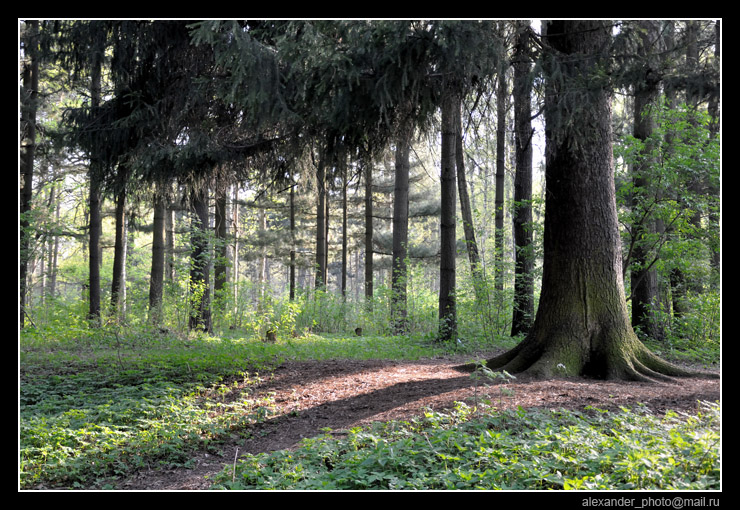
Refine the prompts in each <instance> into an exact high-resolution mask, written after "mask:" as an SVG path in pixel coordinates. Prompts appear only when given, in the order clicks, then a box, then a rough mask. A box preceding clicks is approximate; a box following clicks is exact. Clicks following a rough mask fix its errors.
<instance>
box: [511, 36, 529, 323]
mask: <svg viewBox="0 0 740 510" xmlns="http://www.w3.org/2000/svg"><path fill="white" fill-rule="evenodd" d="M529 38H530V32H529V22H518V23H517V34H516V47H515V54H514V62H513V67H514V94H513V96H514V129H515V135H516V136H515V144H516V148H515V159H516V175H515V177H514V207H513V209H514V228H513V230H514V248H515V250H516V251H515V265H514V311H513V316H512V321H511V336H516V335H518V334H520V333H526V332H527V331H529V328H530V327H531V325H532V320H533V319H534V283H533V281H532V278H533V275H532V273H533V270H534V254H533V253H532V237H533V236H532V134H533V131H532V111H531V110H532V109H531V105H530V102H531V93H532V75H531V60H530V58H529V51H530V41H529Z"/></svg>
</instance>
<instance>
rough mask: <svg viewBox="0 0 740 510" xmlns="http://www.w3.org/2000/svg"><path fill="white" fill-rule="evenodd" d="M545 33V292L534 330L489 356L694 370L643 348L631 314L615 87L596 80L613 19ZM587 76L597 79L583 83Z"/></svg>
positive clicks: (545, 364) (594, 371)
mask: <svg viewBox="0 0 740 510" xmlns="http://www.w3.org/2000/svg"><path fill="white" fill-rule="evenodd" d="M545 41H546V42H547V46H548V47H549V48H548V49H547V51H548V55H546V62H548V65H547V67H546V68H545V71H546V73H547V74H546V77H547V78H546V79H547V90H546V98H545V118H546V142H547V151H546V182H547V196H546V203H545V236H544V249H545V252H544V264H543V278H542V294H541V297H540V304H539V307H538V309H537V315H536V318H535V322H534V324H533V326H532V329H531V330H530V332H529V334H528V335H527V337H526V338H525V339H524V340H523V341H522V342H521V343H520V344H519V345H517V346H516V347H515V348H513V349H512V350H510V351H509V352H507V353H505V354H503V355H501V356H499V357H496V358H493V359H490V360H488V363H487V364H488V366H489V368H491V369H494V370H495V369H503V370H507V371H509V372H524V371H526V372H527V373H529V374H532V375H533V376H538V377H553V376H557V375H563V376H578V375H588V376H594V377H598V378H605V379H630V380H654V379H662V378H666V377H667V376H668V375H689V372H687V371H684V370H681V369H679V368H677V367H674V366H672V365H670V364H668V363H666V362H665V361H663V360H661V359H659V358H658V357H656V356H655V355H653V354H652V353H651V352H650V351H649V350H648V349H647V348H645V347H644V346H643V344H642V343H641V342H640V341H639V340H638V339H637V337H636V335H635V333H634V331H633V329H632V326H631V325H630V322H629V316H628V312H627V305H626V300H625V295H624V288H623V284H622V254H621V243H620V236H619V231H618V224H617V211H616V196H615V188H614V175H613V166H612V147H611V141H612V132H611V106H610V97H611V94H610V90H609V84H608V83H602V82H601V80H599V79H598V78H597V76H599V75H600V73H598V72H597V71H598V70H599V66H600V65H601V64H602V63H603V62H604V60H603V59H602V58H601V57H605V56H606V55H605V50H607V49H608V46H609V42H610V25H608V24H607V23H604V22H603V21H597V20H583V21H550V22H548V23H547V24H546V30H545ZM554 71H557V72H554ZM556 77H557V78H556ZM585 83H590V84H591V86H590V87H589V88H588V89H584V88H583V84H585ZM576 84H577V85H578V87H577V86H576Z"/></svg>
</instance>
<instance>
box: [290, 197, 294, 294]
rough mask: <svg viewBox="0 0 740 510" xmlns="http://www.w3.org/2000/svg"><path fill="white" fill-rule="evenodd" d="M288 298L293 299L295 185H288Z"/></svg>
mask: <svg viewBox="0 0 740 510" xmlns="http://www.w3.org/2000/svg"><path fill="white" fill-rule="evenodd" d="M289 279H290V291H289V295H290V300H291V301H293V300H294V299H295V185H293V186H291V187H290V276H289Z"/></svg>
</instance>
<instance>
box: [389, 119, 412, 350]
mask: <svg viewBox="0 0 740 510" xmlns="http://www.w3.org/2000/svg"><path fill="white" fill-rule="evenodd" d="M410 148H411V147H410V136H408V131H404V132H403V133H401V134H400V135H399V136H397V138H396V165H395V184H394V193H393V255H392V261H393V262H392V273H391V289H392V293H391V318H392V324H393V326H392V327H393V332H394V333H395V334H396V335H403V334H404V333H405V332H406V283H407V275H406V271H407V268H406V258H407V253H408V238H409V169H410V163H409V152H410Z"/></svg>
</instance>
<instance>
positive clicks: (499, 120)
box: [495, 65, 508, 291]
mask: <svg viewBox="0 0 740 510" xmlns="http://www.w3.org/2000/svg"><path fill="white" fill-rule="evenodd" d="M507 95H508V91H507V88H506V67H505V66H504V65H502V66H501V69H500V70H499V76H498V90H497V92H496V204H495V205H496V216H495V221H496V234H495V249H496V255H495V258H496V265H495V267H496V277H495V280H496V289H497V290H499V291H501V290H503V289H504V214H505V211H504V185H505V184H504V183H505V180H506V179H505V176H506V99H507Z"/></svg>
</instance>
